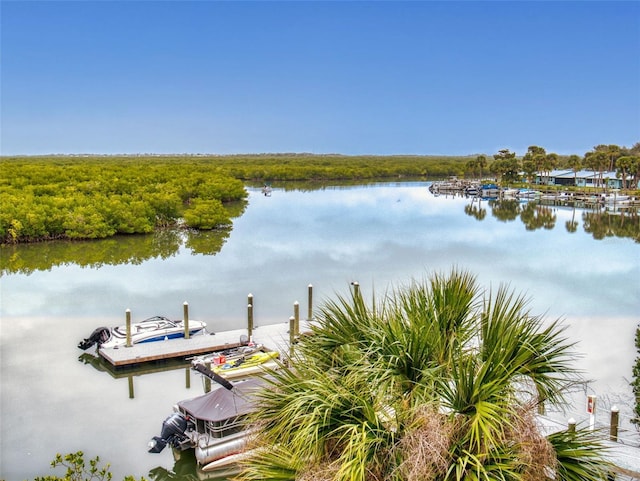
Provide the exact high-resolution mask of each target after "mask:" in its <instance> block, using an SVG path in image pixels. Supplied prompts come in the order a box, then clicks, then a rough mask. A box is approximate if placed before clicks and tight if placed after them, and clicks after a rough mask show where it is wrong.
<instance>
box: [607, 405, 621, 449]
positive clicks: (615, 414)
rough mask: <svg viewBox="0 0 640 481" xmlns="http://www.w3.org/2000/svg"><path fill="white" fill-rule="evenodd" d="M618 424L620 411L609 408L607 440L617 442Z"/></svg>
mask: <svg viewBox="0 0 640 481" xmlns="http://www.w3.org/2000/svg"><path fill="white" fill-rule="evenodd" d="M619 422H620V409H618V406H615V405H614V406H611V424H610V426H609V440H610V441H618V424H619Z"/></svg>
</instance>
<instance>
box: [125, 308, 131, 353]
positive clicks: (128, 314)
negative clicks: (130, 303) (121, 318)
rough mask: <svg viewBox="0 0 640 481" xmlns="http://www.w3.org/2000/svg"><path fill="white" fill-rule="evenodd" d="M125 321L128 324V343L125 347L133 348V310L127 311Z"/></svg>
mask: <svg viewBox="0 0 640 481" xmlns="http://www.w3.org/2000/svg"><path fill="white" fill-rule="evenodd" d="M125 319H126V322H127V343H126V344H125V347H131V310H130V309H127V310H126V311H125Z"/></svg>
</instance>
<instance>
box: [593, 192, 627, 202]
mask: <svg viewBox="0 0 640 481" xmlns="http://www.w3.org/2000/svg"><path fill="white" fill-rule="evenodd" d="M600 199H601V200H602V202H604V203H605V204H628V203H630V201H631V196H630V195H623V194H618V193H617V192H612V193H608V194H601V195H600Z"/></svg>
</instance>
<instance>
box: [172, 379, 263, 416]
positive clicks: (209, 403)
mask: <svg viewBox="0 0 640 481" xmlns="http://www.w3.org/2000/svg"><path fill="white" fill-rule="evenodd" d="M265 383H266V381H264V380H263V379H261V378H249V379H247V380H246V381H239V382H237V383H235V384H234V387H233V389H232V390H229V389H225V388H223V387H222V386H220V387H218V388H217V389H215V390H214V391H211V392H209V393H207V394H204V395H202V396H198V397H196V398H193V399H187V400H185V401H179V402H178V406H179V407H180V409H182V410H184V411H185V412H186V413H188V414H189V415H191V416H192V417H194V418H196V419H202V420H204V421H213V422H220V421H224V420H225V419H229V418H232V417H234V416H239V415H242V414H248V413H249V412H251V410H252V409H253V404H254V395H255V392H256V391H258V390H260V389H261V388H262V387H263V386H264V385H265Z"/></svg>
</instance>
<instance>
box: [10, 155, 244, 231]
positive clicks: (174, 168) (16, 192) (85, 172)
mask: <svg viewBox="0 0 640 481" xmlns="http://www.w3.org/2000/svg"><path fill="white" fill-rule="evenodd" d="M1 165H2V175H1V177H0V182H1V184H0V240H1V241H2V243H18V242H30V241H37V240H45V239H100V238H105V237H110V236H113V235H116V234H138V233H149V232H153V231H154V229H156V228H159V227H166V226H175V225H176V224H178V223H179V222H182V223H183V224H184V226H186V227H191V228H195V229H213V228H216V227H219V226H223V225H229V224H231V219H230V214H229V211H228V210H227V209H226V208H225V205H226V204H229V203H231V202H234V201H241V200H243V199H245V198H246V196H247V192H246V190H245V188H244V184H243V182H242V181H241V180H238V179H235V178H233V177H231V176H230V175H228V174H225V173H221V172H219V171H218V169H217V168H216V166H215V165H207V164H198V165H193V164H191V163H189V162H133V161H131V160H112V159H100V160H99V161H98V160H96V159H70V158H58V159H42V158H37V159H36V158H21V159H6V158H5V159H3V160H2V164H1Z"/></svg>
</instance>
